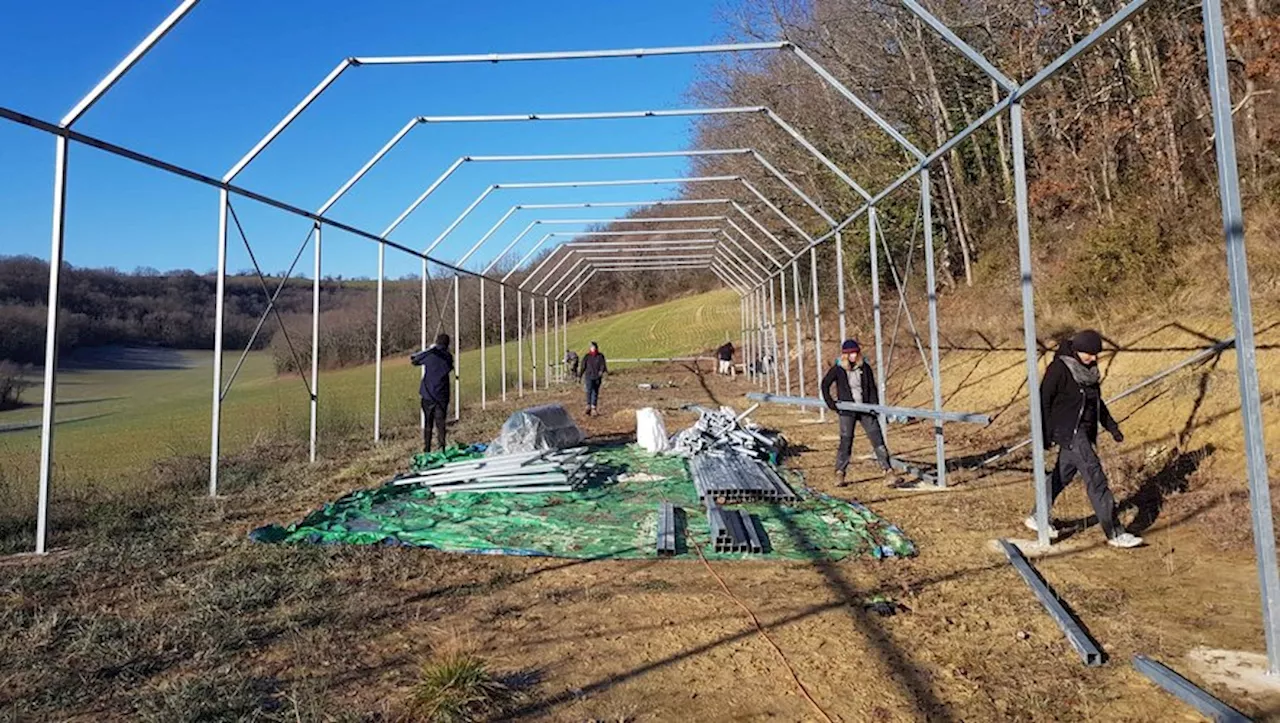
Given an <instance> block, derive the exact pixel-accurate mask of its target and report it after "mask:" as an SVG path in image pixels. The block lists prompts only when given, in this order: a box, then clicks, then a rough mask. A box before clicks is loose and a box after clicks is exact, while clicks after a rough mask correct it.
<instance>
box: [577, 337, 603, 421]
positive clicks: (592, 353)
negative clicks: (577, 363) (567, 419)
mask: <svg viewBox="0 0 1280 723" xmlns="http://www.w3.org/2000/svg"><path fill="white" fill-rule="evenodd" d="M608 373H609V363H608V362H607V361H605V358H604V354H601V353H600V346H599V345H598V344H596V343H595V342H594V341H593V342H591V348H590V349H589V350H587V355H586V356H584V357H583V358H582V382H583V386H584V387H585V388H586V391H587V416H588V417H590V416H594V415H595V414H596V404H597V403H598V402H599V401H600V385H601V383H603V382H604V375H605V374H608Z"/></svg>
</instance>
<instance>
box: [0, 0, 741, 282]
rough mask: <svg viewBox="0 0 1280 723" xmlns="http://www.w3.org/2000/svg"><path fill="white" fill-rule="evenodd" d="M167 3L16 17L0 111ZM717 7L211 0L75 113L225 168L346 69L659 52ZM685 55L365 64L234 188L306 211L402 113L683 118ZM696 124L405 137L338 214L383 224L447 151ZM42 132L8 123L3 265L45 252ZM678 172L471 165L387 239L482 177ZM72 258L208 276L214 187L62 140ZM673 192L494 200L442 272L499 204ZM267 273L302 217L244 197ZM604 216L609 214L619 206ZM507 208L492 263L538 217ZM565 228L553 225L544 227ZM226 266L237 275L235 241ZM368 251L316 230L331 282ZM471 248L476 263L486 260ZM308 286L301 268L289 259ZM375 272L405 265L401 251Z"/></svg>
mask: <svg viewBox="0 0 1280 723" xmlns="http://www.w3.org/2000/svg"><path fill="white" fill-rule="evenodd" d="M176 4H177V2H176V0H129V1H128V2H100V1H93V2H90V1H89V0H72V1H71V2H62V3H9V4H8V5H7V7H6V9H5V11H4V13H5V22H4V23H3V24H0V47H3V48H5V51H6V56H7V57H8V58H9V60H8V63H7V68H6V71H5V72H4V73H3V74H0V105H4V106H7V107H10V108H14V109H16V110H20V111H23V112H26V113H29V114H32V115H36V116H39V117H41V118H45V119H48V120H57V119H58V118H60V117H61V116H62V115H63V114H64V113H65V112H66V111H67V110H68V109H69V108H70V107H71V106H72V105H73V104H74V103H75V101H76V100H77V99H78V98H79V97H80V96H81V95H83V94H84V93H85V92H87V91H88V89H89V88H91V87H92V86H93V85H94V84H95V83H96V82H97V81H98V79H99V78H100V77H101V76H102V75H103V74H104V73H105V72H106V71H107V70H109V69H110V68H111V67H112V66H113V65H114V64H115V63H116V62H117V61H118V60H119V59H120V58H121V57H122V56H123V55H124V54H125V53H126V52H127V51H128V50H129V49H130V48H132V47H133V46H134V45H135V44H136V43H137V42H138V40H140V39H141V38H142V37H143V36H144V35H145V34H146V33H147V32H149V31H150V29H151V28H152V27H154V26H155V24H156V23H158V22H159V21H160V20H161V19H162V18H163V17H164V16H165V15H167V14H168V13H169V11H170V10H171V9H172V8H173V7H175V6H176ZM719 8H720V6H719V5H718V4H717V3H716V2H715V0H645V1H644V2H601V1H600V0H595V1H594V2H589V1H577V0H575V1H573V2H563V1H557V2H528V1H525V2H513V1H509V0H508V1H503V2H489V3H483V2H454V3H446V2H410V1H408V0H377V1H375V2H364V3H350V2H337V1H336V0H313V1H311V2H305V3H303V2H296V1H291V2H280V1H277V2H265V3H264V2H249V1H248V0H205V2H203V3H201V4H200V5H198V6H197V7H196V8H195V10H194V11H193V12H192V13H191V14H190V15H189V16H188V17H187V18H186V19H185V20H184V21H183V22H182V23H181V24H180V25H179V26H178V27H177V28H176V29H175V30H174V31H173V32H172V33H171V34H170V35H169V36H167V37H166V38H165V39H164V40H163V41H161V43H160V45H159V46H157V47H156V49H155V50H153V51H152V53H151V54H150V55H148V56H147V58H145V59H144V60H143V62H142V63H141V64H139V65H138V66H136V67H135V68H134V70H133V71H132V72H131V73H130V74H129V75H128V76H127V77H126V78H125V80H124V81H123V82H122V83H120V84H119V85H117V86H116V87H115V88H114V89H113V90H112V91H111V93H109V94H108V96H107V97H106V98H105V99H104V100H103V101H102V102H101V103H100V104H99V105H98V106H96V107H95V108H94V109H93V110H91V111H90V112H89V114H88V115H87V116H85V117H84V118H83V119H82V120H81V121H80V123H79V124H78V126H77V127H78V128H79V129H80V130H82V131H85V132H87V133H91V134H94V135H98V136H100V137H103V138H106V139H108V140H111V141H114V142H117V143H121V144H123V145H125V146H129V147H132V148H136V149H138V150H141V151H144V152H147V153H150V154H154V155H156V156H159V157H161V158H164V159H166V160H169V161H173V162H176V163H179V164H182V165H186V166H189V167H192V168H194V169H196V170H200V171H203V172H206V173H209V174H210V175H214V176H221V175H222V174H223V173H224V172H225V171H226V170H227V169H228V168H229V167H230V166H231V165H232V164H233V163H234V162H235V161H236V160H237V159H238V158H239V157H240V156H241V155H243V153H244V152H245V151H246V150H248V149H249V148H250V147H251V146H252V145H253V144H254V143H255V142H256V141H257V140H258V138H260V137H261V136H262V135H263V134H264V133H266V131H267V130H269V129H270V128H271V127H272V126H273V125H274V124H275V123H276V122H277V121H278V120H279V119H280V117H282V116H283V115H284V114H285V113H286V112H287V111H288V110H289V109H290V108H292V107H293V105H294V104H295V103H296V102H297V101H298V100H299V99H300V98H301V97H302V96H303V95H304V94H305V93H306V92H307V91H308V90H310V89H311V88H312V87H313V86H314V85H315V84H316V83H317V82H319V81H320V80H321V79H322V78H323V77H324V76H325V75H326V74H327V73H328V72H329V71H330V70H332V69H333V67H334V66H335V65H336V64H337V63H338V62H339V60H341V59H342V58H343V57H346V56H349V55H401V54H446V53H482V52H499V51H501V52H510V51H537V50H568V49H592V48H630V47H653V46H659V45H687V44H702V43H708V42H716V41H719V40H722V39H723V37H724V32H725V30H724V27H723V26H722V25H721V22H720V17H721V14H720V9H719ZM702 62H707V61H706V60H699V58H697V57H695V56H684V57H673V58H646V59H643V60H637V59H616V60H614V59H608V60H593V61H570V62H555V63H545V62H543V63H519V64H515V63H513V64H499V65H494V64H469V65H450V66H431V67H423V66H417V67H362V68H354V69H350V70H348V71H347V72H346V73H345V74H344V75H343V77H342V78H340V79H339V80H338V82H337V83H336V84H335V85H334V86H333V87H332V88H331V89H330V90H329V91H328V92H327V93H326V94H325V95H324V96H322V97H321V99H320V100H319V101H318V102H317V103H315V104H314V105H312V107H311V108H310V109H308V111H307V112H306V113H305V114H303V116H302V117H301V119H300V120H299V121H298V122H297V123H295V124H294V125H293V126H292V127H291V128H290V129H289V131H288V132H287V133H286V134H285V135H284V136H282V137H281V138H280V139H279V140H278V141H277V142H276V143H275V144H274V145H272V146H271V147H270V148H268V149H267V151H266V152H265V153H264V154H263V155H261V156H260V157H259V158H258V159H257V160H256V161H255V162H254V163H253V164H252V165H251V166H249V168H248V169H247V170H246V171H245V172H244V173H243V174H242V175H241V176H240V178H239V179H238V182H240V183H241V184H243V185H244V186H246V187H249V188H252V189H254V190H257V191H261V192H263V193H267V194H268V195H272V196H276V197H278V198H281V199H283V200H286V201H289V202H291V203H295V204H297V205H300V206H303V207H305V208H315V207H317V206H319V205H320V204H321V203H322V202H323V201H324V200H325V199H326V198H327V197H328V196H329V195H330V193H332V192H333V190H335V189H336V188H337V187H338V186H339V185H340V184H341V183H342V182H343V181H344V180H346V178H347V177H348V176H350V175H351V173H353V172H354V171H355V170H356V169H357V168H359V167H360V165H361V164H363V163H364V161H365V160H366V159H367V158H368V157H369V156H370V155H372V154H373V153H374V152H375V151H376V150H377V149H378V148H380V147H381V146H382V144H384V143H385V142H386V141H387V140H388V139H389V138H390V137H391V136H392V135H393V134H394V133H395V132H396V131H397V130H398V129H399V128H400V127H401V126H403V125H404V124H405V123H406V122H407V121H408V120H409V119H410V118H412V117H413V116H416V115H454V114H488V113H528V112H574V111H599V110H643V109H655V108H678V107H686V106H687V103H686V101H685V100H684V97H683V96H684V93H685V91H686V89H687V87H688V85H689V83H690V82H691V81H692V80H693V79H694V77H695V74H696V72H697V68H698V66H699V64H700V63H702ZM688 134H689V121H688V120H685V119H645V120H613V121H565V122H555V123H550V122H549V123H501V124H496V123H486V124H456V125H448V126H419V127H418V128H417V129H415V130H414V131H413V132H412V133H411V134H410V135H409V136H408V138H407V139H406V140H405V141H404V142H403V143H401V145H400V146H399V147H398V148H397V149H396V150H395V151H394V152H393V153H392V154H391V155H390V156H388V158H387V159H386V160H384V161H383V162H382V163H381V164H380V165H379V166H378V167H377V168H375V169H374V171H373V172H372V173H371V174H370V175H369V176H367V177H366V179H365V180H364V181H362V182H361V184H360V185H358V186H357V187H356V189H355V190H353V191H352V192H351V193H350V194H348V196H347V197H346V198H345V199H343V200H342V201H341V202H340V203H339V204H338V205H337V206H336V207H335V208H334V209H333V211H331V212H330V215H331V216H332V217H334V218H336V219H339V220H342V221H344V222H347V223H351V224H353V225H356V226H360V227H363V228H366V229H369V230H371V231H374V232H378V231H381V230H382V228H383V227H385V226H386V224H387V223H388V222H390V221H391V219H393V218H394V217H395V216H396V215H397V214H398V213H399V212H400V211H401V210H402V209H403V208H404V207H405V206H407V205H408V204H409V203H410V202H411V201H412V200H413V199H414V198H415V197H416V196H417V195H418V194H419V193H421V191H422V190H423V189H424V188H425V187H426V186H427V185H428V184H429V183H430V182H431V180H432V179H434V178H435V177H436V176H438V175H439V174H440V173H441V172H443V171H444V169H445V168H446V167H447V166H448V165H449V164H450V163H452V162H453V160H454V159H456V158H457V157H458V156H460V155H464V154H465V155H486V154H513V153H570V152H579V153H584V152H612V151H648V150H673V149H678V148H683V147H686V146H687V145H688V139H689V135H688ZM52 158H53V140H52V138H50V137H49V136H47V135H44V134H41V133H39V132H37V131H33V130H30V129H26V128H21V127H17V126H14V125H12V124H9V123H7V122H0V169H2V170H0V254H6V255H7V254H30V255H34V256H39V257H42V258H47V257H48V253H49V207H50V193H51V189H52V170H51V165H52ZM686 164H687V161H686V160H685V159H678V158H677V159H645V160H633V161H609V162H595V163H590V162H556V163H485V164H468V165H466V166H464V167H463V168H462V169H461V170H459V172H458V173H456V174H455V175H454V177H453V178H452V179H451V180H450V181H449V182H447V183H446V184H445V185H444V186H443V187H441V189H440V190H439V191H438V192H437V193H436V194H434V195H433V196H432V198H431V199H430V200H429V201H428V203H427V204H426V205H425V206H424V207H423V208H422V209H421V210H419V211H418V212H417V213H416V214H415V215H414V216H413V217H412V218H411V219H410V220H409V221H408V222H407V223H405V224H404V226H402V227H401V229H400V230H399V231H397V233H396V234H395V235H394V238H395V239H396V240H398V241H401V242H403V243H405V244H407V245H410V246H414V247H419V248H421V247H425V246H426V245H427V243H429V242H430V241H431V240H432V239H433V238H435V236H436V235H437V234H438V233H439V231H440V230H441V229H442V228H443V227H444V226H445V225H447V224H448V223H449V222H450V221H451V220H452V219H453V218H455V217H456V216H457V215H458V214H459V213H460V212H461V211H462V209H463V208H465V207H466V205H467V204H468V203H470V202H471V200H472V199H474V198H475V197H476V196H477V195H478V194H479V193H480V192H481V191H482V190H483V189H484V188H485V187H486V186H487V185H488V184H490V183H494V182H521V181H544V180H590V179H602V178H629V177H663V176H677V175H682V174H683V173H685V170H686ZM69 167H70V182H69V187H68V188H69V199H68V218H67V236H66V259H67V261H68V262H70V263H72V264H74V265H76V266H94V267H97V266H115V267H117V268H121V269H126V270H131V269H133V268H135V267H138V266H151V267H155V268H159V269H162V270H167V269H173V268H193V269H196V270H197V271H206V270H209V269H211V268H213V267H214V264H215V261H216V256H215V253H216V248H215V241H216V235H217V192H216V191H215V190H213V189H210V188H207V187H203V186H200V185H198V184H194V183H192V182H189V181H186V180H183V179H179V178H177V177H173V176H169V175H167V174H164V173H161V172H159V171H155V170H152V169H149V168H145V167H142V166H138V165H136V164H132V163H130V162H128V161H125V160H122V159H118V158H114V157H111V156H109V155H107V154H103V153H101V152H98V151H95V150H93V149H90V148H86V147H83V146H75V145H73V146H72V154H71V159H70V166H69ZM674 191H675V189H674V188H672V187H644V186H641V187H630V188H617V189H582V190H572V189H570V190H564V189H555V190H540V191H499V192H497V193H495V194H494V195H493V196H491V198H490V200H489V201H486V203H485V204H484V205H483V206H481V207H480V209H479V210H477V212H476V213H475V214H473V215H472V217H471V219H470V220H469V221H468V222H467V223H465V224H463V225H462V226H460V227H459V228H458V230H457V231H456V232H455V233H454V234H452V235H451V236H450V238H449V239H448V240H447V241H446V242H444V243H443V244H442V245H441V246H440V248H439V249H438V253H437V254H436V255H438V256H439V257H440V258H442V259H446V260H450V261H452V260H454V259H456V258H457V257H458V256H460V255H461V254H462V253H464V252H465V250H466V249H467V248H468V247H469V246H470V245H471V244H472V243H473V242H474V241H475V240H476V239H477V238H478V237H479V235H480V234H482V233H483V232H484V231H485V230H486V229H487V228H488V227H489V226H490V225H492V224H493V223H494V221H496V220H497V219H498V218H499V217H500V216H501V215H502V213H504V212H505V211H506V210H507V209H508V208H509V207H510V206H511V205H512V204H515V203H521V202H523V203H551V202H568V201H605V200H643V199H652V198H660V197H665V196H670V195H672V194H673V193H674ZM236 207H237V211H238V212H239V214H240V217H241V220H242V221H243V222H244V224H245V226H246V231H247V233H248V236H249V238H250V240H251V241H252V242H253V245H254V251H255V252H256V253H257V255H258V258H259V260H260V261H261V262H262V264H263V267H264V268H265V269H267V270H270V271H279V270H282V269H284V268H285V267H286V266H287V265H288V263H289V261H290V260H291V259H292V257H293V255H294V253H295V252H296V250H297V246H298V244H299V243H300V242H301V241H302V239H303V237H304V236H305V235H306V233H307V230H308V229H309V223H308V222H306V221H303V220H300V219H297V218H293V217H290V216H289V215H288V214H285V213H283V212H280V211H276V210H273V209H268V208H264V207H262V206H259V205H257V204H254V203H252V202H249V201H240V202H237V203H236ZM613 213H614V214H617V213H621V211H613ZM584 215H590V216H592V217H596V216H603V215H608V214H605V213H602V212H600V211H594V212H591V213H589V214H588V213H586V212H583V211H566V212H543V214H542V216H535V215H533V214H532V213H531V212H524V213H523V214H522V215H517V216H516V217H515V218H513V219H512V221H511V222H509V223H508V224H507V226H506V227H504V231H505V232H504V233H503V234H501V235H499V236H497V237H495V238H494V239H493V240H492V241H491V242H490V244H489V245H488V246H486V248H490V247H491V248H492V250H493V251H494V252H496V251H497V250H498V249H500V248H501V247H502V246H504V245H505V244H506V242H507V241H509V240H510V239H511V238H513V237H514V235H515V234H516V233H518V232H519V231H520V229H522V228H523V227H524V225H525V224H526V223H528V221H530V220H533V219H534V218H537V217H548V218H552V217H560V218H570V217H575V218H581V217H583V216H584ZM557 230H562V229H557ZM231 241H232V242H231V244H230V245H229V249H230V261H229V267H230V269H231V270H232V271H236V270H240V269H245V268H249V260H248V256H247V255H246V254H245V252H244V249H243V247H242V246H240V245H239V240H238V238H237V237H235V236H234V235H233V236H232V239H231ZM376 258H377V250H376V245H375V244H373V243H371V242H368V241H364V240H361V239H358V238H356V237H352V236H349V235H346V234H342V233H340V232H336V231H329V232H328V233H327V234H326V236H325V273H326V274H342V275H344V276H372V275H373V274H374V273H376ZM488 258H489V256H488V255H487V254H484V253H483V252H482V253H481V254H480V255H479V256H478V257H477V260H480V261H487V260H488ZM301 267H302V269H303V270H304V271H306V272H307V273H309V269H310V257H309V254H308V256H307V257H306V258H305V259H304V261H303V262H302V264H301ZM387 268H388V275H389V276H391V277H396V276H400V275H403V274H410V273H416V272H417V270H418V268H419V264H418V262H417V261H416V260H415V259H413V258H410V257H406V256H403V255H401V254H398V253H396V252H394V251H392V252H389V254H388V266H387Z"/></svg>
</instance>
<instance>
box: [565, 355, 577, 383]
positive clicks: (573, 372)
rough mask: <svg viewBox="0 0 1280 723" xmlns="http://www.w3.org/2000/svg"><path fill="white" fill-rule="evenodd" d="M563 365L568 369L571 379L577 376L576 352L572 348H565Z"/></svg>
mask: <svg viewBox="0 0 1280 723" xmlns="http://www.w3.org/2000/svg"><path fill="white" fill-rule="evenodd" d="M564 366H565V369H567V370H568V372H569V376H570V377H571V378H573V379H577V378H578V352H576V351H574V350H572V349H566V350H565V352H564Z"/></svg>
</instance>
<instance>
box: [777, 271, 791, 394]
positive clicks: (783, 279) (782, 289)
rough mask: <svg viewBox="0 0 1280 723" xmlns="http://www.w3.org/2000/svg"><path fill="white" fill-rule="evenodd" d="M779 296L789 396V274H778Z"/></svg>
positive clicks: (784, 374) (784, 366) (785, 372)
mask: <svg viewBox="0 0 1280 723" xmlns="http://www.w3.org/2000/svg"><path fill="white" fill-rule="evenodd" d="M778 296H779V297H781V299H780V301H781V302H782V374H783V376H784V377H785V379H786V386H787V396H791V332H790V331H788V329H787V275H786V274H780V275H779V276H778Z"/></svg>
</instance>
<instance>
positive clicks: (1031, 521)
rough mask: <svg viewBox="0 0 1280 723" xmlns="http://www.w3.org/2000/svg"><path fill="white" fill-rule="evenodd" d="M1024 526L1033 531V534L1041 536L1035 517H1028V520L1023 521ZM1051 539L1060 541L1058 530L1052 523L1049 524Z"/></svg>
mask: <svg viewBox="0 0 1280 723" xmlns="http://www.w3.org/2000/svg"><path fill="white" fill-rule="evenodd" d="M1022 524H1023V525H1025V526H1026V528H1027V529H1028V530H1031V531H1032V532H1035V533H1037V534H1039V532H1040V526H1039V525H1037V524H1036V516H1035V515H1027V519H1025V520H1023V521H1022ZM1049 539H1050V540H1056V539H1058V530H1057V528H1055V527H1054V526H1053V523H1052V522H1050V523H1049Z"/></svg>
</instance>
